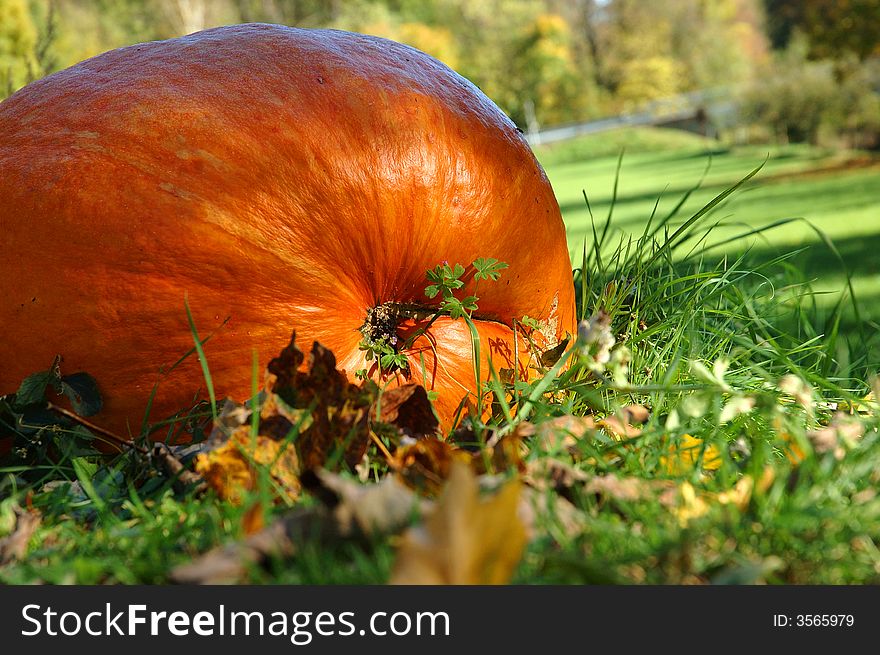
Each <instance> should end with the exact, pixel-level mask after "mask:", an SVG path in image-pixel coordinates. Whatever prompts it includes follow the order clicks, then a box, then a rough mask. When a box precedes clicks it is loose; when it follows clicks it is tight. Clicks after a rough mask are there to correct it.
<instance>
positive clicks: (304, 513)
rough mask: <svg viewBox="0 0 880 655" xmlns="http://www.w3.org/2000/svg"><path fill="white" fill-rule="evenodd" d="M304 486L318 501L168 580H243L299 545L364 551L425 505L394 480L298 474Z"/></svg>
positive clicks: (294, 553) (289, 555)
mask: <svg viewBox="0 0 880 655" xmlns="http://www.w3.org/2000/svg"><path fill="white" fill-rule="evenodd" d="M303 485H304V487H305V488H306V489H308V490H309V492H310V493H312V494H313V495H315V496H316V497H317V498H318V499H319V500H320V501H321V503H320V504H318V505H316V506H313V507H308V508H297V509H294V510H292V511H290V512H287V513H286V514H284V515H283V516H282V517H280V518H278V519H276V520H275V521H273V522H272V523H270V524H269V525H268V526H266V527H265V528H263V529H262V530H259V531H258V532H256V533H254V534H252V535H250V536H248V537H247V538H246V539H244V540H242V541H237V542H233V543H230V544H226V545H224V546H220V547H218V548H215V549H213V550H211V551H209V552H207V553H205V554H204V555H202V556H201V557H199V558H197V559H196V560H194V561H192V562H189V563H187V564H184V565H181V566H178V567H177V568H175V569H174V571H172V574H171V579H172V580H173V581H175V582H178V583H182V584H218V583H230V582H242V581H245V580H246V578H247V575H248V571H250V570H252V568H253V567H259V566H265V565H266V564H268V563H269V562H270V561H272V560H281V561H283V560H285V559H287V560H289V559H291V558H294V557H296V556H297V554H298V553H299V550H300V548H301V546H302V545H303V544H304V543H315V542H316V541H317V543H318V544H319V545H321V544H323V545H332V544H334V543H337V542H339V541H341V540H348V539H353V540H357V542H359V543H361V544H362V545H363V546H364V547H365V548H368V547H369V544H370V540H371V539H372V538H375V537H378V536H381V535H384V534H396V533H397V532H399V531H400V530H402V529H403V528H404V527H406V526H407V525H408V524H409V523H410V522H411V521H412V519H413V517H414V516H416V515H418V514H419V513H424V512H425V511H426V508H429V507H430V502H429V501H423V500H419V499H418V497H417V496H416V495H415V494H414V493H413V492H412V491H410V490H409V489H407V488H406V487H405V486H404V485H402V484H401V483H400V482H399V481H398V480H397V479H396V478H394V476H388V477H386V478H385V479H383V480H382V482H380V483H378V484H373V485H359V484H356V483H354V482H352V481H350V480H346V479H344V478H342V477H340V476H338V475H336V474H333V473H329V472H327V471H323V470H317V471H311V472H308V473H306V474H305V475H304V476H303Z"/></svg>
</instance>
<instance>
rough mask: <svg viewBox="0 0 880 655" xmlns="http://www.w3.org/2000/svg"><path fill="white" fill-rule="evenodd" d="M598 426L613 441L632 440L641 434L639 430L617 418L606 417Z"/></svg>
mask: <svg viewBox="0 0 880 655" xmlns="http://www.w3.org/2000/svg"><path fill="white" fill-rule="evenodd" d="M598 425H599V427H601V428H604V430H605V431H606V432H608V433H609V434H610V435H611V436H612V437H614V438H615V439H633V438H635V437H638V436H639V435H641V434H642V431H641V430H640V429H639V428H637V427H635V426H634V425H630V424H629V423H627V422H626V421H624V420H621V418H620V417H619V416H606V417H605V418H603V419H602V420H601V421H599V423H598Z"/></svg>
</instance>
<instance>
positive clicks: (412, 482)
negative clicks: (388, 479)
mask: <svg viewBox="0 0 880 655" xmlns="http://www.w3.org/2000/svg"><path fill="white" fill-rule="evenodd" d="M455 461H459V462H464V463H469V462H470V461H471V454H470V453H468V452H467V451H464V450H462V449H460V448H457V447H455V446H454V445H452V444H450V443H449V442H447V441H441V440H439V439H421V440H419V441H415V442H413V443H410V444H407V445H404V446H401V447H400V448H398V449H397V450H395V451H394V460H393V461H392V463H391V465H392V467H393V468H394V469H395V470H396V471H397V475H398V476H400V479H401V480H402V481H403V482H404V484H406V485H407V486H409V487H410V488H411V489H415V490H416V491H418V492H420V493H424V494H428V495H431V496H434V495H437V494H439V493H440V491H441V490H442V489H443V485H444V484H445V483H446V480H447V479H448V478H449V473H450V471H451V470H452V464H453V462H455Z"/></svg>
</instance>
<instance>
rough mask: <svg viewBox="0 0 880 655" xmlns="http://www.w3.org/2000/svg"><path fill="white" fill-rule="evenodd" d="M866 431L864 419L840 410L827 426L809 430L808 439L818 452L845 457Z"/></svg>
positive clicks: (840, 457)
mask: <svg viewBox="0 0 880 655" xmlns="http://www.w3.org/2000/svg"><path fill="white" fill-rule="evenodd" d="M864 433H865V425H864V423H862V421H860V420H859V419H858V418H855V417H853V416H848V415H846V414H844V413H843V412H838V413H837V414H835V415H834V418H833V419H832V420H831V423H830V424H829V425H827V426H826V427H823V428H820V429H818V430H810V431H809V432H807V439H808V440H809V441H810V444H811V445H812V446H813V450H814V451H815V452H816V453H817V454H819V455H823V454H825V453H834V457H835V458H836V459H843V458H844V456H845V455H846V451H847V450H848V449H850V448H852V447H853V446H854V445H855V443H856V441H858V439H859V438H861V436H862V435H863V434H864Z"/></svg>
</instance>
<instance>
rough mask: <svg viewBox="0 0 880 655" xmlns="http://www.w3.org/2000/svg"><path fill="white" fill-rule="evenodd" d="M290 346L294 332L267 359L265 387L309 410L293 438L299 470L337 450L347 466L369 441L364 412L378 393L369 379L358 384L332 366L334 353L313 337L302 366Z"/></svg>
mask: <svg viewBox="0 0 880 655" xmlns="http://www.w3.org/2000/svg"><path fill="white" fill-rule="evenodd" d="M304 361H305V356H304V355H303V353H302V351H301V350H300V349H299V348H298V347H297V346H296V332H294V333H293V335H292V336H291V339H290V343H289V344H288V345H287V346H286V347H285V348H284V350H282V351H281V354H280V355H279V356H278V357H276V358H275V359H273V360H272V361H270V362H269V366H268V372H269V376H268V378H267V382H266V384H267V387H268V390H269V391H270V392H271V393H275V394H278V396H279V398H280V399H281V400H282V401H284V403H285V404H287V405H288V406H289V407H290V408H292V409H294V410H302V411H310V412H311V414H310V421H309V422H308V424H307V425H303V426H302V427H303V429H302V430H301V431H300V433H299V435H298V436H297V439H296V449H297V452H298V454H299V461H300V463H301V465H302V469H303V470H307V469H317V468H322V467H327V466H329V465H330V463H331V461H332V460H333V458H334V457H335V456H337V454H340V453H341V455H342V459H343V460H344V461H345V463H346V464H348V466H349V468H350V469H352V470H354V467H355V466H356V465H357V464H358V462H360V461H361V458H362V457H363V456H364V453H365V452H366V450H367V445H368V444H369V441H370V411H371V409H372V407H373V403H374V402H375V400H376V396H377V394H378V387H376V385H375V384H374V383H372V382H369V381H367V382H364V383H363V384H362V385H360V386H358V385H356V384H352V383H351V382H349V380H348V378H347V377H346V375H345V374H344V373H342V372H341V371H339V370H337V369H336V357H334V355H333V353H332V352H330V351H329V350H327V348H325V347H324V346H322V345H321V344H320V343H318V342H317V341H316V342H314V343H313V344H312V350H311V353H310V354H309V361H308V366H307V370H306V371H305V372H304V371H302V370H301V367H302V364H303V362H304Z"/></svg>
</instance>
